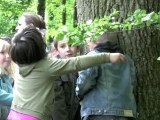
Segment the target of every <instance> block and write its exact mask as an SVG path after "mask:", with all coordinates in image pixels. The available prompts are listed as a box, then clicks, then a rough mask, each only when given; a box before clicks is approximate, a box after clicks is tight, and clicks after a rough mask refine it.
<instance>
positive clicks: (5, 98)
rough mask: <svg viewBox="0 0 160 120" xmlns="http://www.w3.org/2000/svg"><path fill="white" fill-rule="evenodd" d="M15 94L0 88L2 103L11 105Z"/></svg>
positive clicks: (0, 100)
mask: <svg viewBox="0 0 160 120" xmlns="http://www.w3.org/2000/svg"><path fill="white" fill-rule="evenodd" d="M12 100H13V94H12V93H7V92H6V91H5V90H2V89H0V105H4V106H9V107H10V106H11V103H12Z"/></svg>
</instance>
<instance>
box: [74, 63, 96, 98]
mask: <svg viewBox="0 0 160 120" xmlns="http://www.w3.org/2000/svg"><path fill="white" fill-rule="evenodd" d="M97 76H98V66H96V67H92V68H88V69H86V70H82V71H80V72H79V76H78V78H77V85H76V94H77V96H78V97H80V98H83V96H84V95H85V94H86V93H88V92H89V91H90V90H92V88H94V87H95V85H96V83H97V81H96V78H97Z"/></svg>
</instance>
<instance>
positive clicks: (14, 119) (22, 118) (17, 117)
mask: <svg viewBox="0 0 160 120" xmlns="http://www.w3.org/2000/svg"><path fill="white" fill-rule="evenodd" d="M7 120H40V119H38V118H36V117H33V116H30V115H26V114H22V113H20V112H16V111H14V110H11V111H10V113H9V115H8V118H7Z"/></svg>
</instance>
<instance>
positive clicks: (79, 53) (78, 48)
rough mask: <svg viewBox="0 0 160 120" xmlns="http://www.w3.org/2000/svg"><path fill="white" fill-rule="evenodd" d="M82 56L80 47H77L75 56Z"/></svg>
mask: <svg viewBox="0 0 160 120" xmlns="http://www.w3.org/2000/svg"><path fill="white" fill-rule="evenodd" d="M81 54H82V47H80V46H77V55H81Z"/></svg>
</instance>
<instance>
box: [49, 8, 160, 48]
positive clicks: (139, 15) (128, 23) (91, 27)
mask: <svg viewBox="0 0 160 120" xmlns="http://www.w3.org/2000/svg"><path fill="white" fill-rule="evenodd" d="M118 15H119V11H116V10H114V11H113V13H111V14H110V15H109V16H104V18H102V19H95V20H94V21H92V20H89V21H87V22H86V23H85V24H78V26H77V27H75V28H73V27H71V25H65V26H61V27H59V28H58V29H55V30H54V32H52V35H53V36H55V39H58V40H63V39H68V41H69V43H70V44H72V45H75V44H78V45H79V44H83V43H84V42H85V40H93V41H95V40H96V39H97V38H98V37H99V36H100V35H102V34H103V33H104V32H106V31H114V30H116V31H117V30H119V31H123V30H131V29H137V28H142V27H149V26H154V27H155V28H156V29H160V13H155V12H151V13H148V14H147V13H146V11H145V10H140V9H138V10H136V11H135V12H134V13H133V14H132V15H129V16H128V18H127V19H126V20H124V22H123V23H120V22H118V21H116V19H115V18H116V17H118Z"/></svg>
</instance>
